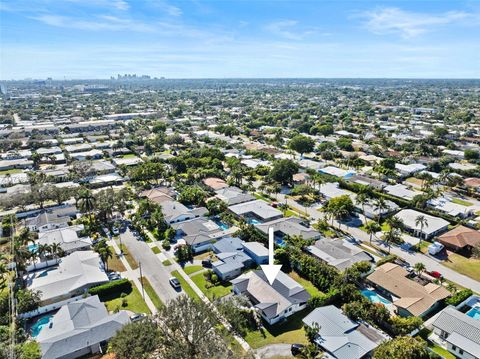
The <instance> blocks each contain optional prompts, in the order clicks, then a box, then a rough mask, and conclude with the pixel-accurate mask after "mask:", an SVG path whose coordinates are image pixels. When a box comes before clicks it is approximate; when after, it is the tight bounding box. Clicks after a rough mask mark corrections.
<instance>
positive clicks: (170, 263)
mask: <svg viewBox="0 0 480 359" xmlns="http://www.w3.org/2000/svg"><path fill="white" fill-rule="evenodd" d="M162 264H163V265H164V266H171V265H172V262H170V260H169V259H165V260H164V261H163V262H162Z"/></svg>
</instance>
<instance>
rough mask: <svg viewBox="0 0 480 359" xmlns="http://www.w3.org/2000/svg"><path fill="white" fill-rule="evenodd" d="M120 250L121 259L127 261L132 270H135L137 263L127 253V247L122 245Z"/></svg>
mask: <svg viewBox="0 0 480 359" xmlns="http://www.w3.org/2000/svg"><path fill="white" fill-rule="evenodd" d="M121 249H122V250H123V257H124V258H125V259H126V260H127V262H128V264H130V267H132V269H137V268H138V263H137V261H136V260H135V258H133V256H132V255H131V254H130V252H129V251H128V248H127V246H126V245H124V244H122V247H121Z"/></svg>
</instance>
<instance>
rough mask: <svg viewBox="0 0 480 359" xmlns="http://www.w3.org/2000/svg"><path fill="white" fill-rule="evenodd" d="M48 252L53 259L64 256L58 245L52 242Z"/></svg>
mask: <svg viewBox="0 0 480 359" xmlns="http://www.w3.org/2000/svg"><path fill="white" fill-rule="evenodd" d="M50 251H51V253H52V254H53V258H55V259H56V258H59V257H63V255H64V254H65V253H64V251H63V249H62V247H61V246H60V244H58V243H56V242H53V243H52V244H51V246H50Z"/></svg>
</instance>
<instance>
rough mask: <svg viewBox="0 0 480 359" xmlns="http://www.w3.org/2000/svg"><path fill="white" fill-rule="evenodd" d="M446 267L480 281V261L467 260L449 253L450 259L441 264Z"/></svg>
mask: <svg viewBox="0 0 480 359" xmlns="http://www.w3.org/2000/svg"><path fill="white" fill-rule="evenodd" d="M441 263H442V264H443V265H444V266H445V267H448V268H451V269H453V270H455V271H457V272H458V273H461V274H464V275H466V276H468V277H470V278H472V279H475V280H478V281H480V259H474V258H467V257H464V256H461V255H459V254H457V253H453V252H448V259H447V260H444V261H442V262H441Z"/></svg>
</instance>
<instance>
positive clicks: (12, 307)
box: [8, 217, 17, 359]
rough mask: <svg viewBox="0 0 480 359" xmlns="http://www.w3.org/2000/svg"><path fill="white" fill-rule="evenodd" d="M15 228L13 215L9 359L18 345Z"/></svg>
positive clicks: (11, 231) (11, 225) (11, 226)
mask: <svg viewBox="0 0 480 359" xmlns="http://www.w3.org/2000/svg"><path fill="white" fill-rule="evenodd" d="M14 232H15V228H14V227H13V217H10V240H11V246H10V248H11V249H10V251H11V252H10V253H11V259H12V263H13V265H14V272H15V273H14V276H13V278H12V276H11V275H10V280H9V283H8V286H9V289H10V294H9V302H8V304H9V310H10V314H11V317H10V318H11V334H10V335H11V337H10V348H9V359H15V356H16V355H15V346H16V344H17V343H16V337H15V335H16V333H15V332H16V328H15V319H16V309H15V281H16V279H17V262H16V259H15V249H14V248H15V245H14V244H15V235H14Z"/></svg>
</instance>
